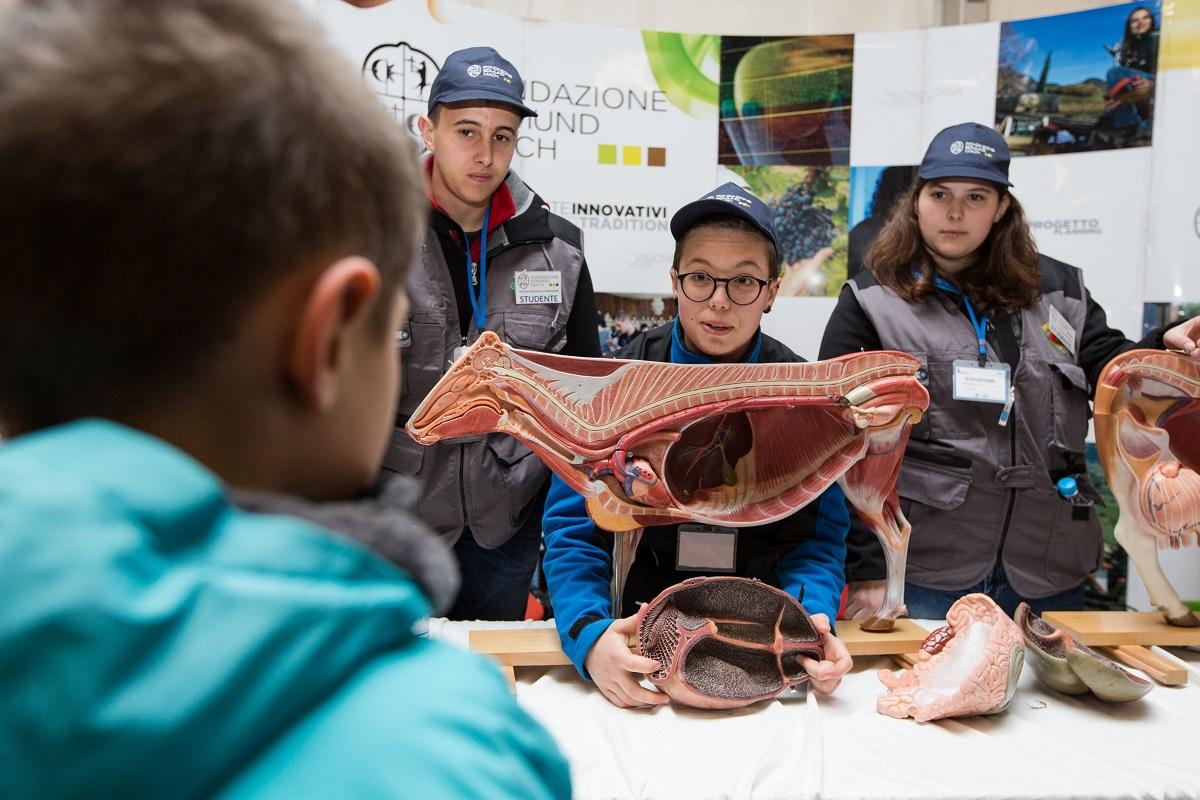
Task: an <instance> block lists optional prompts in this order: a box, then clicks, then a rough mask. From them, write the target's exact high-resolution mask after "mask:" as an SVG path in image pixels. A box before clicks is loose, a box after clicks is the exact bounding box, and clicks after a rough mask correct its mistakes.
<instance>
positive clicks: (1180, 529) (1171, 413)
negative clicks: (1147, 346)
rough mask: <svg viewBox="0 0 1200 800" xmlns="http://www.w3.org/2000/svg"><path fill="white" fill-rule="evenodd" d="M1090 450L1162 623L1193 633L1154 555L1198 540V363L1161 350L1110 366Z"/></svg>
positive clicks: (1190, 618) (1189, 616)
mask: <svg viewBox="0 0 1200 800" xmlns="http://www.w3.org/2000/svg"><path fill="white" fill-rule="evenodd" d="M1095 414H1096V448H1097V450H1098V451H1099V454H1100V462H1101V464H1102V465H1103V466H1104V473H1105V476H1106V477H1107V479H1108V483H1109V486H1110V487H1111V488H1112V490H1113V496H1114V497H1115V498H1116V500H1117V505H1118V506H1119V507H1120V517H1119V519H1118V521H1117V526H1116V530H1115V534H1116V537H1117V541H1118V542H1120V543H1121V546H1122V547H1124V548H1125V549H1126V551H1128V553H1129V556H1130V558H1131V559H1132V560H1133V562H1134V566H1135V567H1136V568H1137V570H1138V573H1139V574H1140V575H1141V576H1142V580H1143V581H1144V582H1145V584H1146V588H1147V590H1148V591H1149V594H1150V600H1151V601H1152V602H1153V603H1154V604H1155V605H1156V606H1158V607H1159V608H1160V609H1161V610H1162V612H1163V614H1164V616H1166V618H1167V621H1168V622H1170V623H1171V624H1174V625H1182V626H1188V627H1195V626H1197V625H1200V619H1197V617H1196V616H1195V615H1194V614H1193V613H1192V612H1190V611H1189V610H1188V609H1187V607H1186V606H1185V605H1184V604H1183V602H1182V601H1181V600H1180V598H1179V594H1178V593H1177V592H1176V591H1175V589H1174V588H1173V587H1172V586H1171V584H1170V582H1169V581H1168V580H1167V578H1166V575H1165V574H1164V573H1163V571H1162V567H1161V565H1160V564H1159V561H1158V553H1157V550H1158V548H1179V547H1181V546H1183V545H1187V544H1196V543H1197V539H1198V538H1200V475H1198V474H1197V471H1198V470H1200V361H1197V360H1196V359H1194V358H1188V357H1187V356H1183V355H1180V354H1176V353H1168V352H1163V351H1160V350H1131V351H1130V352H1128V353H1123V354H1122V355H1120V356H1118V357H1116V358H1114V359H1113V360H1112V361H1110V362H1109V363H1108V365H1107V366H1106V367H1105V368H1104V371H1103V372H1102V373H1101V374H1100V379H1099V381H1098V385H1097V387H1096V403H1095Z"/></svg>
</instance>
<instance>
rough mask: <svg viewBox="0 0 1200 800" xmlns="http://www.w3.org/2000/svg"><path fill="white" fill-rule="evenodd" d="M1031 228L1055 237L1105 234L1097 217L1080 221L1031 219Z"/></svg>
mask: <svg viewBox="0 0 1200 800" xmlns="http://www.w3.org/2000/svg"><path fill="white" fill-rule="evenodd" d="M1029 228H1030V230H1033V231H1047V232H1048V233H1052V234H1054V235H1055V236H1078V235H1098V234H1101V233H1104V228H1103V227H1102V226H1101V225H1100V220H1098V219H1096V218H1095V217H1084V218H1080V219H1031V220H1029Z"/></svg>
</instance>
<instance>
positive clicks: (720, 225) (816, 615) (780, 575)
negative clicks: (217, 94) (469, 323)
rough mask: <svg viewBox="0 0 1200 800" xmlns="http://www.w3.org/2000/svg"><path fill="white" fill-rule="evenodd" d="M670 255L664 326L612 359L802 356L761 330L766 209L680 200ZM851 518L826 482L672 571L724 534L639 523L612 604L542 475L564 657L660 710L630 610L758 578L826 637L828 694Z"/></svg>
mask: <svg viewBox="0 0 1200 800" xmlns="http://www.w3.org/2000/svg"><path fill="white" fill-rule="evenodd" d="M671 233H672V235H673V236H674V237H675V257H674V260H673V263H672V265H671V286H672V292H673V293H674V295H675V299H676V301H677V302H678V304H679V316H678V317H677V318H676V319H675V321H674V322H671V323H668V324H666V325H662V326H660V327H658V328H654V329H652V330H650V331H647V332H646V333H645V334H643V335H642V336H639V337H637V338H636V339H634V340H633V341H632V342H630V344H629V345H628V346H627V347H625V348H624V349H623V350H621V351H620V352H618V353H617V358H629V359H638V360H643V361H661V362H665V363H672V364H711V363H714V362H743V363H771V362H794V361H802V360H803V359H801V358H800V357H799V356H797V355H796V354H795V353H793V352H792V351H791V350H789V349H788V348H787V347H786V346H785V345H783V344H782V343H780V342H778V341H776V340H775V339H772V338H771V337H770V336H767V335H766V334H764V333H763V332H762V331H761V330H760V329H759V321H760V320H761V319H762V315H763V314H764V313H766V312H767V311H769V310H770V308H771V304H772V303H773V302H774V301H775V295H776V293H777V291H778V288H779V257H778V252H779V248H778V241H777V239H776V236H775V228H774V226H773V225H772V223H771V212H770V210H769V209H768V208H767V206H766V205H764V204H763V202H762V201H761V200H759V199H758V198H757V197H755V196H754V195H752V194H750V193H749V192H747V191H746V190H745V189H742V188H741V187H739V186H736V185H734V184H732V183H727V184H725V185H724V186H721V187H719V188H717V189H714V190H713V191H712V192H710V193H708V194H707V195H705V196H704V197H702V198H700V199H699V200H696V201H695V202H692V203H689V204H687V205H685V206H684V207H683V208H681V209H679V211H678V212H676V214H675V216H674V217H673V218H672V220H671ZM848 525H849V515H848V512H847V509H846V500H845V497H844V495H843V494H842V491H841V489H839V488H838V487H837V486H833V487H830V488H829V489H828V490H826V491H825V493H824V494H822V495H821V496H820V497H819V498H817V499H816V500H815V501H814V502H812V503H810V504H809V505H807V506H805V507H804V508H802V509H800V510H799V511H797V512H796V513H795V514H792V515H791V516H790V517H787V518H785V519H781V520H778V521H776V522H773V523H770V524H767V525H760V526H757V527H754V528H746V529H742V530H741V531H739V532H738V533H737V535H736V539H735V540H734V541H735V548H734V556H733V557H731V558H730V559H728V560H726V561H721V562H719V563H717V562H714V563H711V564H708V565H705V566H703V567H702V568H699V569H681V568H678V567H677V555H678V553H677V549H678V546H679V542H680V540H681V538H686V537H688V536H693V535H697V534H712V533H721V534H724V535H729V536H733V535H734V533H733V531H732V529H715V528H713V527H712V526H701V525H682V526H680V525H663V526H656V527H651V528H647V529H646V531H645V534H644V535H643V537H642V540H641V543H640V544H639V545H638V552H637V557H636V558H635V559H634V562H633V567H632V569H631V570H630V573H629V578H628V580H627V582H626V584H625V592H624V596H623V598H622V602H621V608H613V607H612V603H611V601H610V599H609V579H610V577H611V575H612V553H611V547H612V545H611V542H612V537H611V535H608V534H605V533H604V532H603V531H600V530H597V528H596V526H595V525H594V524H593V523H592V521H591V519H590V518H589V517H588V515H587V511H586V510H585V508H584V500H583V498H582V497H580V496H579V495H578V494H576V493H575V492H574V491H572V490H571V488H570V487H569V486H568V485H567V484H566V483H564V482H563V481H562V480H560V479H559V478H558V477H557V476H555V477H554V478H552V479H551V485H550V494H549V497H548V498H547V500H546V516H545V519H544V520H543V523H542V527H543V528H544V530H545V536H546V555H545V559H544V569H545V572H546V580H547V583H548V584H549V588H550V598H551V602H552V605H553V606H554V612H555V617H554V619H555V624H556V625H557V627H558V633H559V638H560V640H561V641H562V646H563V650H564V651H565V652H566V654H567V655H568V657H570V659H571V661H572V663H574V664H575V668H576V669H577V670H579V673H580V674H581V675H583V677H585V678H589V679H591V680H592V681H594V682H595V683H596V686H597V688H599V689H600V691H601V692H602V693H603V694H604V696H605V697H606V698H608V700H609V701H611V702H612V703H613V704H614V705H617V706H621V707H629V708H632V707H642V706H652V705H661V704H663V703H666V702H667V701H668V698H667V696H666V695H665V694H662V693H660V692H657V691H653V690H650V689H647V688H645V687H644V686H641V685H639V683H638V682H639V681H640V680H641V679H642V677H643V676H644V675H645V674H646V673H648V672H653V671H654V670H656V669H657V668H658V666H659V665H658V662H656V661H654V660H652V659H649V658H643V657H641V656H637V655H634V654H633V653H632V652H630V650H629V647H628V645H627V644H626V637H627V636H629V635H630V634H632V633H634V630H635V624H634V619H635V617H634V615H635V614H636V612H637V604H638V603H644V602H648V601H650V600H653V599H654V597H655V596H656V595H657V594H658V593H659V592H661V591H662V590H663V589H666V588H667V587H669V586H672V585H674V584H676V583H679V582H681V581H685V580H687V579H688V578H694V577H697V576H698V575H704V574H717V573H720V574H733V575H740V576H743V577H748V578H758V579H760V580H763V581H765V582H767V583H770V584H771V585H773V586H778V587H779V588H781V589H783V590H784V591H786V592H788V593H790V594H791V595H793V596H795V597H800V596H801V595H802V596H803V602H804V606H805V608H806V609H807V610H808V611H809V612H810V613H811V614H812V616H813V619H814V622H816V624H817V626H818V628H820V629H821V630H822V631H823V632H824V633H825V654H826V659H827V660H825V661H821V662H815V661H808V662H807V663H806V664H805V668H806V669H807V670H808V673H809V675H811V676H812V685H813V687H814V688H815V689H816V690H817V691H820V692H823V693H828V692H832V691H833V690H834V689H835V688H836V687H837V684H838V683H839V681H840V680H841V676H842V675H843V674H844V673H845V672H846V671H847V670H848V669H849V668H850V666H851V660H850V655H849V653H847V652H846V648H845V645H843V644H842V643H841V642H840V641H839V640H838V639H837V638H836V637H835V636H834V635H833V634H832V633H831V631H830V622H829V621H830V620H831V619H833V618H834V616H835V615H836V613H837V609H838V601H839V599H840V595H841V591H842V585H843V582H844V575H843V571H842V565H843V563H844V560H845V553H846V546H845V537H846V530H847V527H848Z"/></svg>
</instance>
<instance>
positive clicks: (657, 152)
mask: <svg viewBox="0 0 1200 800" xmlns="http://www.w3.org/2000/svg"><path fill="white" fill-rule="evenodd" d="M666 165H667V148H665V147H647V148H646V166H648V167H665V166H666Z"/></svg>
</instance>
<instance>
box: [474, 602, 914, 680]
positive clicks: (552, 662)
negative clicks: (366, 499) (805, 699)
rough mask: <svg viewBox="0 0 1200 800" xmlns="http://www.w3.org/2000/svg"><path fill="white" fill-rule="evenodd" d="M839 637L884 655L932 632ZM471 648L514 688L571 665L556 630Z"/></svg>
mask: <svg viewBox="0 0 1200 800" xmlns="http://www.w3.org/2000/svg"><path fill="white" fill-rule="evenodd" d="M837 631H838V638H840V639H841V640H842V641H843V642H845V644H846V649H847V650H849V651H850V655H852V656H881V655H889V654H893V653H908V652H912V651H914V650H918V649H920V647H921V642H923V641H925V637H926V636H928V635H929V631H927V630H925V629H924V628H922V627H921V626H920V625H918V624H916V623H915V622H913V621H912V620H909V619H898V620H896V627H895V628H893V629H892V630H891V631H888V632H887V633H872V632H870V631H864V630H862V628H860V627H859V623H857V622H855V621H853V620H842V621H841V622H839V623H837ZM468 641H469V643H470V646H471V649H472V650H474V651H476V652H477V653H487V654H488V655H490V656H491V657H492V658H495V659H496V660H497V661H499V662H500V667H501V671H502V672H503V673H504V677H505V678H506V679H507V680H508V684H509V686H510V687H512V686H515V685H516V673H515V668H516V667H553V666H562V665H566V664H570V663H571V661H570V659H568V658H567V656H566V653H564V652H563V651H562V647H561V646H560V645H559V641H558V632H557V631H555V630H554V629H553V628H494V629H487V630H474V631H470V633H469V634H468Z"/></svg>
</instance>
